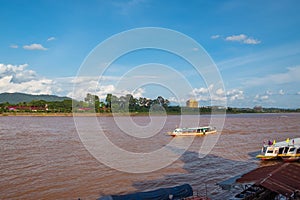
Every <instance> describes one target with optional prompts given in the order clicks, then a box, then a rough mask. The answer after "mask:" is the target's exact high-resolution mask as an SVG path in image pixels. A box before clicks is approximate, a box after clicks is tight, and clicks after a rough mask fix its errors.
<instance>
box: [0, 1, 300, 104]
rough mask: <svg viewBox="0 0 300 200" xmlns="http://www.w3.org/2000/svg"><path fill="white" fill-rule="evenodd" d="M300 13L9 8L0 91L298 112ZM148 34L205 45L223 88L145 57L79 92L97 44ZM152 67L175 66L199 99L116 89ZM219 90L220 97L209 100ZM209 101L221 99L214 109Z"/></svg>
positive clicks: (115, 67)
mask: <svg viewBox="0 0 300 200" xmlns="http://www.w3.org/2000/svg"><path fill="white" fill-rule="evenodd" d="M299 9H300V2H299V1H297V0H295V1H293V0H287V1H280V0H276V1H267V0H266V1H238V0H232V1H201V0H195V1H191V0H190V1H169V0H166V1H158V0H129V1H125V0H124V1H123V0H122V1H114V0H112V1H104V0H98V1H96V0H95V1H93V0H91V1H71V0H69V1H66V0H61V1H53V0H51V1H50V0H49V1H47V0H40V1H37V0H32V1H18V0H15V1H14V0H12V1H11V0H1V1H0V17H1V20H0V27H1V32H0V92H24V93H32V94H56V95H63V96H64V95H67V96H73V97H76V98H78V99H80V98H82V97H83V96H85V93H86V92H87V91H90V92H93V91H95V93H96V94H97V95H99V96H100V98H105V95H106V94H107V93H109V92H110V93H113V94H116V95H123V94H125V93H126V92H130V93H133V94H134V95H135V96H136V97H138V96H143V97H149V98H155V97H157V96H158V95H162V96H164V97H165V98H168V99H170V100H173V101H174V102H177V103H183V102H185V101H186V100H187V99H188V98H190V96H189V95H191V94H193V95H194V96H193V97H194V98H196V99H197V100H199V102H200V105H210V104H217V102H218V100H220V99H218V97H220V96H221V95H223V96H225V97H226V100H227V104H228V106H233V107H253V106H255V105H261V106H264V107H284V108H299V107H300V88H299V84H300V29H299V27H300V13H299ZM143 27H161V28H167V29H171V30H175V31H178V32H180V33H182V34H185V35H186V36H188V37H190V38H192V39H193V40H195V41H196V42H198V43H199V44H200V45H201V46H202V47H203V49H204V50H205V51H206V52H207V53H208V54H209V55H210V57H211V58H212V60H213V61H214V62H215V64H216V66H217V68H218V70H219V72H220V75H221V77H222V81H223V83H224V88H222V89H221V88H217V86H216V85H212V84H211V85H206V84H205V81H203V80H201V77H200V78H199V77H193V73H194V72H193V70H192V67H191V66H189V64H188V63H186V61H184V60H183V59H180V58H178V57H176V56H174V55H171V54H170V53H168V52H161V51H155V50H144V51H141V52H133V53H130V54H128V55H126V56H123V57H121V58H120V59H118V60H117V61H116V62H115V63H114V64H112V66H111V67H110V68H109V70H107V72H106V74H104V76H105V77H106V78H107V79H106V80H107V81H105V82H101V84H100V85H98V86H97V87H98V89H97V90H95V89H94V88H93V87H95V85H97V83H99V80H98V79H99V77H80V79H79V78H78V77H77V80H76V81H77V83H78V82H81V83H82V85H81V86H82V87H81V88H78V91H77V93H76V94H75V93H73V92H72V91H73V83H74V80H75V77H76V76H77V74H78V70H79V69H80V66H81V65H82V63H83V61H84V60H85V59H86V58H87V56H88V55H89V53H90V52H91V51H92V50H93V49H94V48H95V47H96V46H97V45H99V44H100V43H101V42H103V41H105V40H106V39H108V38H110V37H111V36H113V35H115V34H118V33H120V32H123V31H127V30H130V29H134V28H143ZM178 46H180V44H178ZM153 62H155V63H161V64H164V65H168V66H170V67H171V68H174V69H176V70H177V71H178V72H180V73H181V74H182V75H183V76H184V77H186V78H187V79H188V80H189V82H190V85H191V87H192V90H191V91H186V93H187V94H186V96H185V98H183V99H176V98H174V94H172V92H170V91H168V88H166V87H165V88H163V87H159V86H158V85H155V86H150V85H145V86H144V87H141V88H135V90H134V91H132V90H131V88H128V89H127V90H126V88H125V89H124V88H123V90H122V91H121V90H118V88H117V87H116V84H117V81H118V80H120V78H121V77H123V76H124V74H126V73H127V72H128V71H130V70H132V68H134V67H135V66H137V65H141V64H143V63H145V64H147V63H153ZM150 68H151V66H150ZM153 69H156V68H155V67H154V68H153ZM149 73H150V72H149ZM165 73H168V72H167V71H166V72H165ZM95 74H97V71H96V72H95ZM144 75H147V74H144ZM152 75H153V74H152ZM170 78H172V76H170ZM170 81H171V82H172V81H173V82H174V83H176V81H174V80H170ZM177 84H178V88H180V82H177ZM210 88H214V89H215V90H214V91H215V92H216V94H210V95H209V94H208V93H209V89H210ZM218 95H219V96H218ZM210 98H215V99H213V101H212V102H214V103H211V101H210Z"/></svg>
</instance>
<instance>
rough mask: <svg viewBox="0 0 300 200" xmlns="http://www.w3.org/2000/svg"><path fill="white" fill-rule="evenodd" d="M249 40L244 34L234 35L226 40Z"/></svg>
mask: <svg viewBox="0 0 300 200" xmlns="http://www.w3.org/2000/svg"><path fill="white" fill-rule="evenodd" d="M245 39H247V36H246V35H244V34H240V35H232V36H228V37H226V38H225V40H226V41H244V40H245Z"/></svg>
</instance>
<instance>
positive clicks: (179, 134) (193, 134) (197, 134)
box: [168, 131, 217, 137]
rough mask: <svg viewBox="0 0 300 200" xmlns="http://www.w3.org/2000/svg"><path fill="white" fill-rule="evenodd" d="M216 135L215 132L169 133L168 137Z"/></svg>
mask: <svg viewBox="0 0 300 200" xmlns="http://www.w3.org/2000/svg"><path fill="white" fill-rule="evenodd" d="M214 133H217V131H208V132H205V133H203V132H200V133H173V132H169V133H168V135H170V136H173V137H175V136H205V135H209V134H214Z"/></svg>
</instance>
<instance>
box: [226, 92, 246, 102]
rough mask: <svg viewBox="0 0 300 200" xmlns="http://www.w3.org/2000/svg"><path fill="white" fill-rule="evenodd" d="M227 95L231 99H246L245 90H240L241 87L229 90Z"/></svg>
mask: <svg viewBox="0 0 300 200" xmlns="http://www.w3.org/2000/svg"><path fill="white" fill-rule="evenodd" d="M226 95H227V98H228V99H229V100H230V101H234V100H242V99H244V91H242V90H239V89H232V90H229V91H227V93H226Z"/></svg>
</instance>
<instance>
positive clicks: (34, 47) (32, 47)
mask: <svg viewBox="0 0 300 200" xmlns="http://www.w3.org/2000/svg"><path fill="white" fill-rule="evenodd" d="M23 48H24V49H26V50H42V51H46V50H47V49H46V48H45V47H43V46H42V45H41V44H36V43H34V44H30V45H24V46H23Z"/></svg>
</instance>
